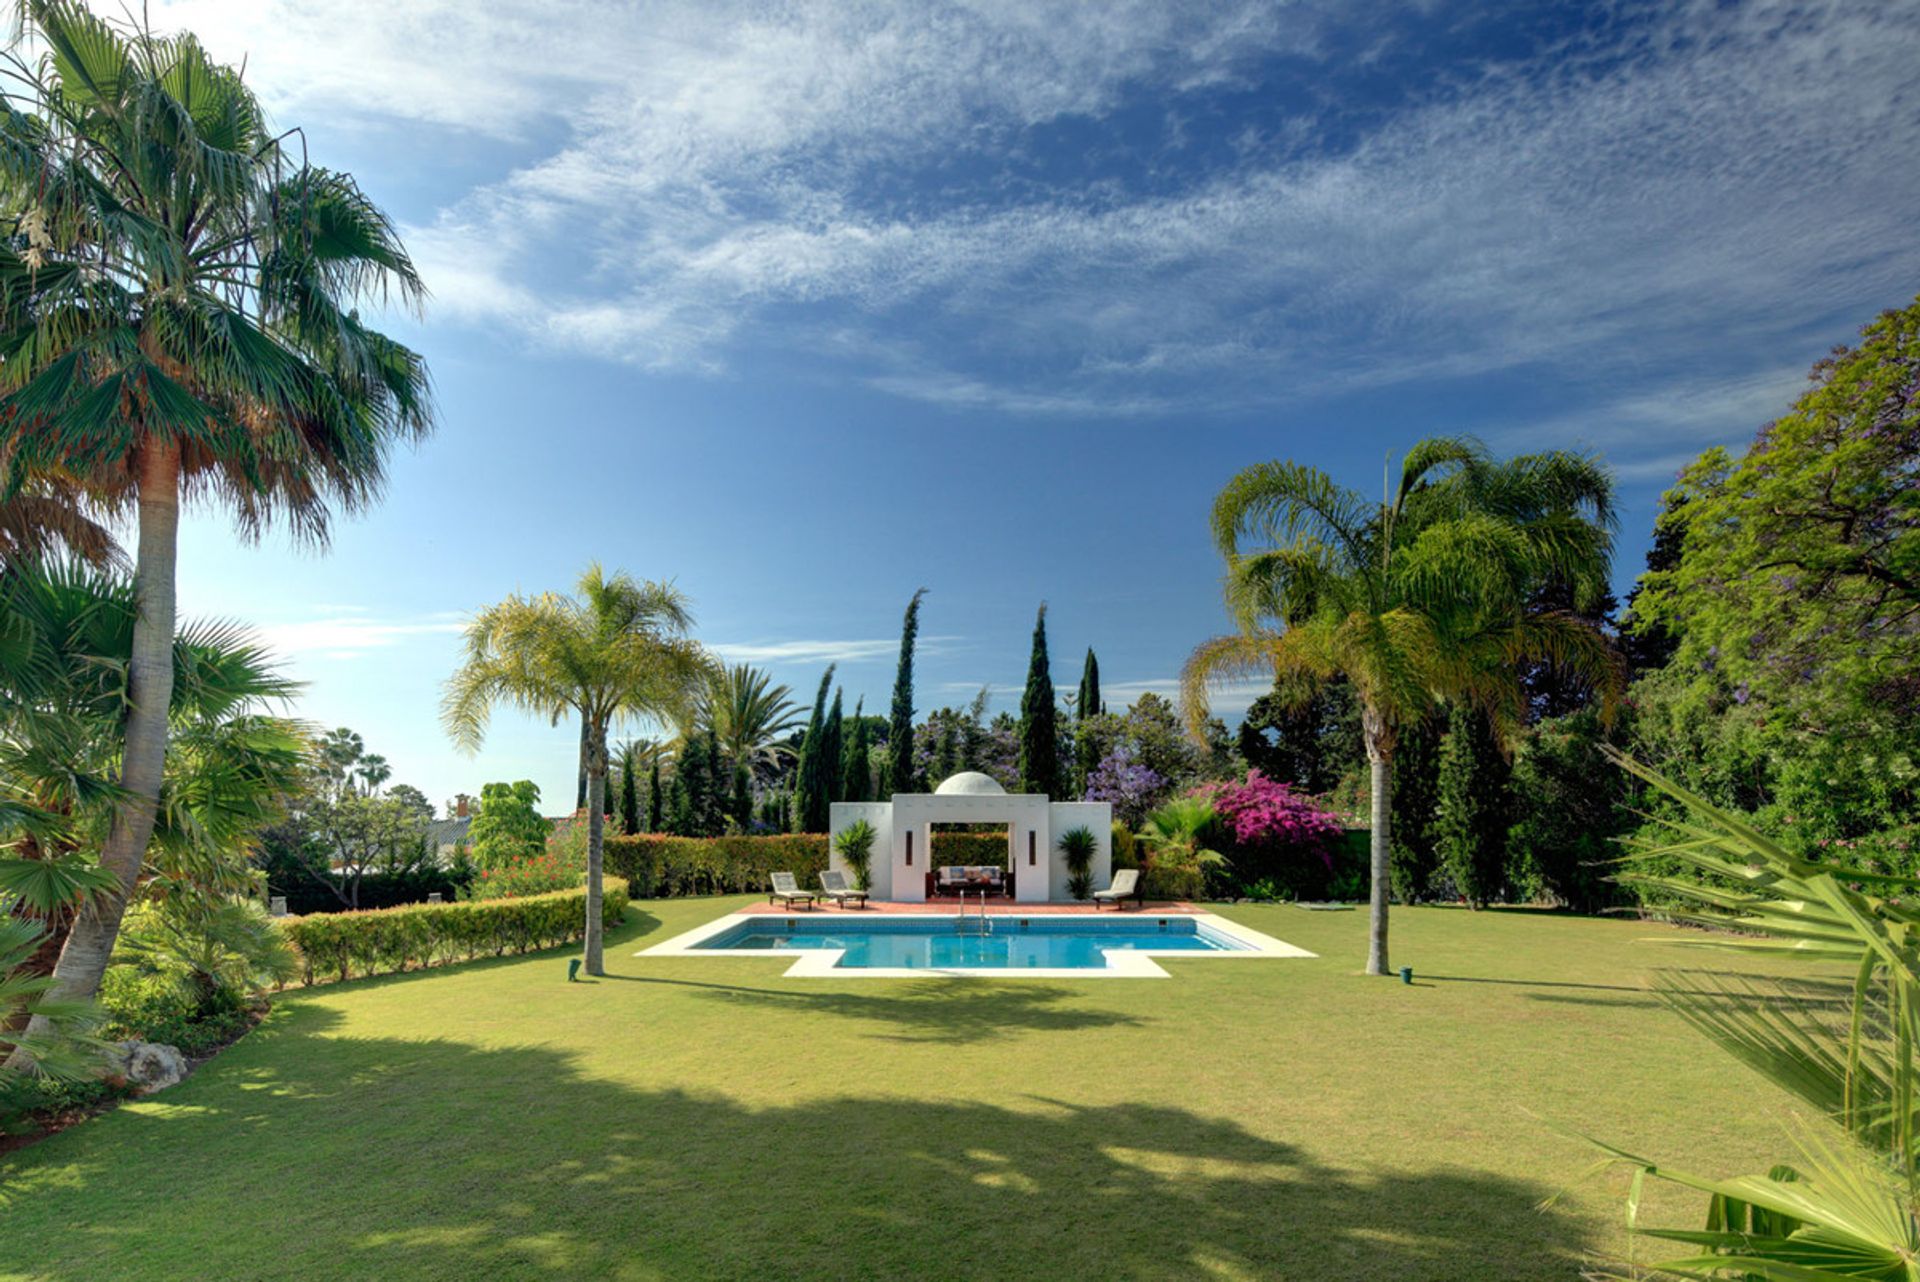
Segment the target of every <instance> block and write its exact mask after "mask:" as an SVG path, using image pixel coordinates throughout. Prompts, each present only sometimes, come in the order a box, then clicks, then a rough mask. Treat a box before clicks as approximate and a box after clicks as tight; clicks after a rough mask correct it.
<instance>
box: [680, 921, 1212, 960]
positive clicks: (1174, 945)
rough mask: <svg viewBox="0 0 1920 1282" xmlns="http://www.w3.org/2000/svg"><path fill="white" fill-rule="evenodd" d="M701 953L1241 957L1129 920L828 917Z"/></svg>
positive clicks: (1170, 928)
mask: <svg viewBox="0 0 1920 1282" xmlns="http://www.w3.org/2000/svg"><path fill="white" fill-rule="evenodd" d="M700 948H701V951H703V952H704V951H708V950H715V949H717V950H721V951H726V952H733V951H739V952H766V951H782V950H790V949H796V948H839V949H844V950H845V953H844V955H843V956H842V957H841V958H840V961H839V963H838V964H839V965H840V966H842V967H853V968H860V969H864V968H868V967H885V968H893V967H898V968H902V969H909V970H946V969H957V968H964V969H968V970H1040V969H1046V970H1104V969H1105V968H1106V965H1107V959H1106V953H1107V952H1108V951H1110V950H1113V949H1139V948H1151V949H1153V950H1155V951H1166V952H1198V953H1208V952H1245V951H1247V949H1246V946H1245V945H1244V944H1242V943H1240V942H1239V941H1237V940H1235V939H1232V938H1231V937H1229V936H1227V935H1225V934H1223V933H1221V932H1220V931H1217V930H1213V929H1211V928H1210V927H1207V926H1205V925H1202V924H1201V923H1199V922H1196V921H1193V920H1191V919H1186V918H1179V917H1130V918H1126V919H1124V920H1119V921H1109V922H1091V921H1087V920H1085V919H1079V920H1071V919H1069V920H1058V919H1056V920H1051V921H1049V920H1046V919H1043V918H1018V917H1008V918H995V919H994V920H993V933H992V934H990V935H982V934H981V933H980V923H979V921H978V920H977V919H976V920H971V921H968V922H967V923H966V926H965V929H964V931H962V930H961V929H960V928H959V927H957V926H956V924H955V921H954V919H953V918H951V917H945V918H940V919H938V920H921V921H914V920H902V919H900V918H894V919H892V920H884V919H874V920H870V921H849V920H847V919H846V918H844V917H835V918H833V919H831V920H827V921H818V920H816V921H809V920H807V919H806V918H804V917H800V918H790V917H752V918H748V919H747V920H745V921H743V922H742V923H741V924H740V925H738V926H733V927H730V928H729V929H728V930H727V931H726V932H725V933H723V934H720V935H716V936H714V937H713V938H712V939H710V940H708V941H706V942H705V943H702V944H701V945H700Z"/></svg>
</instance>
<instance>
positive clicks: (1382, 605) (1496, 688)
mask: <svg viewBox="0 0 1920 1282" xmlns="http://www.w3.org/2000/svg"><path fill="white" fill-rule="evenodd" d="M1613 523H1614V517H1613V506H1612V481H1611V478H1610V477H1609V475H1608V474H1607V472H1606V470H1605V468H1604V467H1602V466H1601V465H1600V464H1599V463H1598V462H1597V461H1595V460H1594V459H1591V458H1588V457H1585V456H1582V455H1577V454H1571V453H1567V452H1565V451H1553V452H1548V453H1543V454H1529V455H1522V456H1519V457H1516V458H1512V459H1507V460H1504V461H1501V460H1496V459H1494V458H1492V457H1491V456H1490V455H1489V454H1488V453H1487V451H1486V449H1485V447H1483V446H1482V445H1481V444H1480V443H1479V442H1477V441H1474V440H1471V439H1464V438H1462V439H1456V438H1446V437H1438V438H1434V439H1430V440H1425V441H1422V442H1420V443H1419V444H1418V445H1416V446H1414V448H1413V449H1412V450H1410V451H1409V452H1408V454H1407V457H1406V459H1405V460H1404V462H1403V465H1402V467H1401V472H1400V479H1399V484H1398V486H1397V487H1396V488H1394V489H1392V490H1391V491H1390V492H1389V494H1388V495H1387V497H1386V499H1385V501H1383V502H1379V503H1375V502H1370V501H1369V500H1367V499H1366V498H1364V497H1363V496H1362V495H1360V494H1358V493H1356V492H1355V491H1353V490H1349V489H1346V488H1344V487H1342V486H1340V485H1337V484H1336V483H1335V482H1334V481H1333V480H1332V479H1331V478H1330V477H1328V476H1327V475H1326V473H1324V472H1321V471H1319V470H1317V469H1315V468H1309V467H1302V466H1300V465H1299V464H1296V463H1282V462H1272V463H1262V464H1259V465H1257V466H1254V467H1250V468H1247V469H1245V470H1244V471H1242V472H1240V473H1239V474H1238V475H1236V476H1235V477H1234V478H1233V479H1232V480H1231V481H1230V482H1228V484H1227V486H1226V488H1225V489H1223V490H1222V491H1221V492H1220V494H1219V497H1218V498H1216V499H1215V500H1214V505H1213V522H1212V525H1213V538H1214V543H1215V545H1216V546H1217V547H1218V548H1219V551H1220V555H1221V556H1222V557H1223V558H1224V559H1225V561H1226V578H1225V586H1226V599H1227V606H1228V609H1229V611H1230V612H1231V614H1232V616H1233V619H1234V622H1235V624H1236V625H1237V628H1238V630H1237V631H1236V632H1234V633H1233V634H1231V635H1228V636H1223V637H1217V638H1215V639H1213V640H1211V641H1208V642H1206V643H1205V644H1203V645H1201V646H1200V647H1199V648H1198V649H1196V650H1195V651H1194V652H1193V655H1192V656H1191V657H1190V658H1189V659H1188V660H1187V664H1186V668H1185V671H1184V672H1183V674H1182V682H1181V693H1182V703H1183V705H1184V706H1183V711H1184V713H1185V716H1186V719H1187V722H1188V725H1189V728H1190V729H1191V730H1193V731H1194V733H1196V734H1198V733H1199V731H1200V728H1201V726H1202V725H1203V723H1204V721H1205V719H1206V716H1207V708H1208V694H1209V690H1210V689H1211V687H1213V686H1214V685H1215V684H1217V683H1219V682H1221V681H1223V680H1229V679H1233V678H1244V677H1249V676H1254V675H1263V676H1270V677H1272V678H1273V679H1274V681H1275V688H1276V693H1277V694H1278V695H1279V696H1280V697H1282V698H1288V699H1296V700H1300V701H1304V700H1306V699H1309V698H1311V696H1312V694H1313V693H1314V692H1315V691H1316V690H1318V689H1319V688H1320V687H1322V686H1324V685H1325V684H1326V683H1328V682H1330V681H1333V680H1335V679H1337V678H1344V679H1345V680H1346V681H1347V683H1348V685H1349V686H1350V687H1351V689H1352V690H1353V692H1354V694H1355V696H1356V697H1357V698H1358V699H1359V701H1360V715H1361V729H1362V733H1363V736H1364V740H1365V744H1366V752H1367V761H1368V765H1369V767H1370V770H1371V785H1372V810H1373V817H1372V827H1373V833H1372V865H1373V867H1372V881H1373V885H1372V893H1371V899H1372V904H1371V912H1372V921H1371V931H1370V941H1369V944H1368V950H1367V973H1368V974H1370V975H1384V974H1386V973H1388V970H1389V964H1388V953H1387V899H1388V896H1389V894H1390V889H1391V878H1390V867H1389V850H1390V843H1389V834H1388V831H1387V820H1388V814H1389V811H1390V805H1391V799H1392V788H1393V754H1394V747H1395V741H1396V736H1397V735H1398V734H1399V732H1401V731H1402V730H1405V729H1407V728H1408V727H1411V726H1414V725H1417V724H1419V723H1420V722H1422V721H1424V720H1425V719H1426V718H1427V717H1429V716H1431V715H1433V712H1434V709H1435V707H1436V704H1437V703H1438V702H1439V701H1442V700H1458V701H1463V702H1465V703H1467V704H1469V705H1471V706H1473V707H1475V708H1477V709H1479V710H1480V711H1481V712H1483V713H1484V714H1485V715H1486V716H1487V717H1488V718H1489V719H1490V720H1491V721H1492V723H1493V725H1494V728H1495V730H1496V732H1498V733H1500V734H1501V735H1502V736H1503V737H1506V738H1510V737H1511V736H1512V734H1513V733H1514V732H1515V731H1516V730H1517V729H1518V727H1519V726H1520V725H1522V724H1523V723H1524V720H1525V715H1526V700H1525V691H1524V689H1523V687H1522V685H1521V683H1520V679H1519V677H1520V671H1521V667H1522V665H1524V664H1527V663H1545V664H1548V665H1551V666H1553V667H1554V668H1556V669H1558V670H1560V671H1562V672H1564V673H1567V674H1568V675H1569V676H1571V677H1575V678H1578V679H1581V680H1584V681H1586V682H1588V683H1589V684H1590V685H1591V686H1593V687H1595V688H1597V690H1598V691H1599V693H1600V694H1601V695H1602V698H1603V704H1604V706H1605V708H1606V709H1607V710H1608V711H1609V712H1610V710H1611V707H1612V702H1613V700H1614V698H1615V697H1616V696H1617V693H1618V690H1619V687H1620V683H1621V674H1620V667H1619V664H1618V661H1617V659H1616V657H1615V656H1614V654H1613V652H1612V650H1611V649H1610V647H1609V646H1608V644H1607V642H1606V639H1605V638H1604V637H1603V636H1602V635H1601V634H1600V632H1599V631H1598V630H1597V629H1596V628H1595V627H1594V626H1593V625H1592V623H1591V622H1589V621H1587V620H1585V619H1582V618H1579V617H1578V616H1576V615H1574V614H1570V613H1562V612H1551V611H1539V610H1537V609H1535V608H1534V606H1533V605H1532V602H1533V600H1534V599H1535V595H1536V593H1535V589H1537V588H1538V587H1540V586H1541V585H1543V584H1547V583H1559V584H1564V585H1566V587H1567V588H1568V589H1569V590H1570V592H1571V593H1572V598H1573V600H1574V601H1575V602H1576V608H1579V607H1580V606H1582V605H1584V604H1585V603H1587V602H1590V601H1592V600H1593V599H1595V598H1596V597H1597V596H1598V595H1599V594H1600V593H1601V592H1603V591H1604V590H1605V587H1606V582H1607V573H1608V566H1609V562H1610V558H1611V550H1612V527H1613Z"/></svg>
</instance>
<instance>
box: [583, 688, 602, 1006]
mask: <svg viewBox="0 0 1920 1282" xmlns="http://www.w3.org/2000/svg"><path fill="white" fill-rule="evenodd" d="M582 720H583V722H584V721H586V719H585V718H582ZM584 755H585V758H586V766H587V930H586V948H585V953H586V971H587V974H589V975H604V974H606V973H607V967H606V961H605V958H604V956H603V952H602V944H601V939H600V936H601V933H602V930H601V921H600V900H601V894H600V871H601V866H602V862H603V856H604V854H605V851H606V815H605V813H604V811H605V808H606V796H607V728H606V727H605V726H601V725H590V726H588V728H587V732H586V751H585V754H584Z"/></svg>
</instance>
